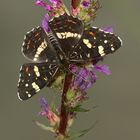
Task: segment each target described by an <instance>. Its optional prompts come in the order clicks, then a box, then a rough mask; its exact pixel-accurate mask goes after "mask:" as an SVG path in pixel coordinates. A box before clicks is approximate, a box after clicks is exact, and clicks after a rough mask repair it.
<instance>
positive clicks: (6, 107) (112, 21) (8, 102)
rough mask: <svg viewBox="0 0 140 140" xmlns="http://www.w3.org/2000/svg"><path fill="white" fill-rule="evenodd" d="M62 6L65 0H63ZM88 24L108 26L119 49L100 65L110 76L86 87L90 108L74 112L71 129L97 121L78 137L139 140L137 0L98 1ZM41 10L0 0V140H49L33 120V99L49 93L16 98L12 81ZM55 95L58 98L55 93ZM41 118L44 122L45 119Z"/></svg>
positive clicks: (25, 1) (19, 0) (21, 0)
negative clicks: (25, 40)
mask: <svg viewBox="0 0 140 140" xmlns="http://www.w3.org/2000/svg"><path fill="white" fill-rule="evenodd" d="M65 2H66V3H67V4H68V3H69V0H65ZM100 2H101V5H102V8H101V9H100V11H99V12H98V16H97V18H96V21H95V22H94V26H98V27H101V28H103V27H106V26H112V27H113V28H114V32H115V33H116V34H118V35H119V36H120V37H121V38H122V40H123V47H122V48H121V49H120V50H119V51H117V52H116V53H115V54H114V55H109V56H108V57H106V59H105V60H104V62H103V63H105V64H107V65H109V66H110V69H111V70H112V75H111V76H104V75H102V74H100V75H99V79H98V81H97V83H96V85H95V86H94V87H93V88H92V89H90V90H89V93H88V94H89V96H90V100H89V101H88V102H87V103H85V106H87V107H88V106H89V107H93V106H94V105H98V106H99V107H98V108H96V109H95V110H93V111H91V112H89V113H85V114H79V115H78V116H77V120H76V122H75V124H74V126H73V128H72V131H73V132H75V131H78V130H82V129H85V128H88V127H89V126H91V125H92V124H93V123H94V122H95V121H96V120H99V123H98V124H97V125H96V126H95V127H94V129H93V130H92V131H90V133H88V134H87V135H86V136H84V137H82V138H81V140H85V139H88V140H91V139H96V140H139V139H140V38H139V37H140V28H139V25H140V16H139V13H140V8H139V6H140V1H138V0H133V1H132V0H116V1H115V0H100ZM44 14H45V11H44V10H43V9H42V8H40V7H36V6H35V5H34V1H33V0H10V1H8V0H4V1H2V0H0V139H1V140H2V139H3V140H54V137H53V136H52V134H50V133H49V132H45V131H43V130H41V129H40V128H38V127H37V126H36V125H35V124H34V120H40V117H38V115H37V114H38V112H39V110H40V107H39V104H38V99H39V97H40V96H45V97H46V98H47V99H48V101H51V99H52V98H55V97H54V94H53V91H52V90H49V89H47V88H45V89H43V90H42V91H41V92H40V94H38V95H36V96H35V97H34V98H32V99H30V100H28V101H26V102H21V101H19V100H18V98H17V95H16V92H17V86H16V85H17V81H18V73H19V68H20V66H21V65H22V64H23V63H25V62H27V60H26V59H25V58H24V57H23V56H22V54H21V51H20V49H21V45H22V42H23V36H24V34H25V33H26V32H27V31H29V30H30V29H32V27H35V26H37V25H40V23H41V20H42V18H43V16H44ZM56 98H58V97H56ZM41 122H43V123H46V124H47V122H45V120H41Z"/></svg>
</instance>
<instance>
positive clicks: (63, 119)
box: [59, 72, 72, 136]
mask: <svg viewBox="0 0 140 140" xmlns="http://www.w3.org/2000/svg"><path fill="white" fill-rule="evenodd" d="M71 80H72V74H71V73H69V72H67V73H66V75H65V80H64V87H63V93H62V99H61V113H60V125H59V134H61V135H63V136H66V129H67V124H68V115H69V112H68V110H67V106H66V102H67V96H66V95H67V91H68V89H69V86H70V83H71Z"/></svg>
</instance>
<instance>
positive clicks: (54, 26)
mask: <svg viewBox="0 0 140 140" xmlns="http://www.w3.org/2000/svg"><path fill="white" fill-rule="evenodd" d="M49 27H50V28H51V30H52V32H53V34H54V35H55V36H56V38H57V40H58V42H59V43H60V47H61V50H62V51H63V52H64V53H65V54H66V56H68V53H69V51H70V50H71V49H72V47H73V46H74V45H75V44H77V43H78V41H79V39H80V38H81V34H82V33H83V23H82V21H81V20H79V19H78V18H74V17H73V16H69V15H67V14H63V15H61V16H59V17H55V18H53V19H52V20H51V21H49Z"/></svg>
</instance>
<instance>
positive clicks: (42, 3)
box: [35, 0, 53, 11]
mask: <svg viewBox="0 0 140 140" xmlns="http://www.w3.org/2000/svg"><path fill="white" fill-rule="evenodd" d="M35 4H36V5H37V6H41V7H44V8H45V10H48V11H51V10H52V9H53V7H52V6H51V5H49V4H47V3H46V2H43V1H42V0H37V1H36V2H35Z"/></svg>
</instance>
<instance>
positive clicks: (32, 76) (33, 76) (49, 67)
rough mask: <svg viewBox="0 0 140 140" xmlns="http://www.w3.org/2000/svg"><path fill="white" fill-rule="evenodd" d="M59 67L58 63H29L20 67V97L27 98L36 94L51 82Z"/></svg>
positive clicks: (21, 98)
mask: <svg viewBox="0 0 140 140" xmlns="http://www.w3.org/2000/svg"><path fill="white" fill-rule="evenodd" d="M58 73H59V67H58V66H57V65H56V63H49V62H48V63H46V62H45V63H27V64H24V65H23V66H22V67H21V69H20V75H19V82H18V97H19V99H20V100H27V99H29V98H31V97H32V96H33V95H35V94H36V93H37V92H38V91H40V89H42V88H43V87H44V86H45V85H46V86H47V85H48V84H50V83H51V81H52V80H54V78H55V77H57V74H58Z"/></svg>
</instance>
